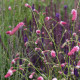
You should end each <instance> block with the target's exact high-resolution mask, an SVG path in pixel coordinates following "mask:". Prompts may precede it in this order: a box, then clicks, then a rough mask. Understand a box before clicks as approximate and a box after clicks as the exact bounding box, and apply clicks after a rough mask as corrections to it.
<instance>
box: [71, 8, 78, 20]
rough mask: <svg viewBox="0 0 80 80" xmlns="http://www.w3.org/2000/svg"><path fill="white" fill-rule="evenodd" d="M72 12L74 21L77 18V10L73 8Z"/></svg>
mask: <svg viewBox="0 0 80 80" xmlns="http://www.w3.org/2000/svg"><path fill="white" fill-rule="evenodd" d="M71 14H72V21H75V20H76V19H77V10H75V9H72V11H71Z"/></svg>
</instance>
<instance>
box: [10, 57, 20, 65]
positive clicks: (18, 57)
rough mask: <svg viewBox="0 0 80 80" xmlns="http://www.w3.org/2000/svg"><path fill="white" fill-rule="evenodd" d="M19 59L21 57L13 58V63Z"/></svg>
mask: <svg viewBox="0 0 80 80" xmlns="http://www.w3.org/2000/svg"><path fill="white" fill-rule="evenodd" d="M18 59H19V57H17V58H15V59H13V60H12V61H11V64H15V62H16V61H17V60H18Z"/></svg>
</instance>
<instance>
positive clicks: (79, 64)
mask: <svg viewBox="0 0 80 80" xmlns="http://www.w3.org/2000/svg"><path fill="white" fill-rule="evenodd" d="M76 68H77V69H79V68H80V60H79V61H78V63H77V66H76Z"/></svg>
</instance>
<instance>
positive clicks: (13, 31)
mask: <svg viewBox="0 0 80 80" xmlns="http://www.w3.org/2000/svg"><path fill="white" fill-rule="evenodd" d="M22 26H24V23H23V22H20V23H19V24H18V25H17V26H16V27H15V28H14V29H13V30H12V31H7V32H6V34H9V35H13V34H14V33H15V32H16V31H18V29H19V28H21V27H22Z"/></svg>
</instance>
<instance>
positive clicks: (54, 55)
mask: <svg viewBox="0 0 80 80" xmlns="http://www.w3.org/2000/svg"><path fill="white" fill-rule="evenodd" d="M51 56H52V57H53V58H54V57H56V53H55V51H54V50H52V51H51Z"/></svg>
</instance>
